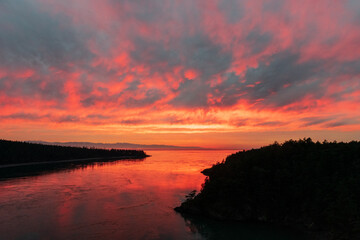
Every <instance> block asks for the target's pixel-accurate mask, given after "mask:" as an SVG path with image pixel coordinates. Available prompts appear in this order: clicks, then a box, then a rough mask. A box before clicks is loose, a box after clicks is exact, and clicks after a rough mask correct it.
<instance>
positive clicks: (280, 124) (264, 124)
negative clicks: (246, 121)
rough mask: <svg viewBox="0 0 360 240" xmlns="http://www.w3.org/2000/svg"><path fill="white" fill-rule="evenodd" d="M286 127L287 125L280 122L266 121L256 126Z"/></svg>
mask: <svg viewBox="0 0 360 240" xmlns="http://www.w3.org/2000/svg"><path fill="white" fill-rule="evenodd" d="M283 125H286V123H284V122H280V121H268V122H267V121H265V122H260V123H256V124H255V126H263V127H265V126H269V127H276V126H283Z"/></svg>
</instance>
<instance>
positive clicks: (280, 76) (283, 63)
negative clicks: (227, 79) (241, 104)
mask: <svg viewBox="0 0 360 240" xmlns="http://www.w3.org/2000/svg"><path fill="white" fill-rule="evenodd" d="M266 60H267V61H266V62H269V63H268V64H267V63H265V62H261V63H260V65H259V66H258V67H257V68H249V69H247V71H246V74H245V79H246V84H255V85H254V87H252V88H248V89H247V92H248V94H249V97H250V98H251V99H254V100H256V99H265V100H266V99H268V98H269V97H270V96H271V95H275V96H276V95H277V94H280V91H281V94H283V95H282V96H280V97H279V96H278V97H275V98H273V99H272V100H273V102H270V103H269V104H276V105H280V106H281V105H286V104H289V103H291V102H293V101H295V100H299V98H300V99H301V98H302V97H303V96H305V94H308V93H314V94H315V93H320V92H321V89H320V88H319V85H317V84H313V85H312V84H311V83H310V82H306V81H309V80H310V79H311V78H316V79H317V80H318V79H319V77H321V73H322V72H321V71H319V67H320V66H321V64H319V63H318V62H314V61H308V62H301V63H300V62H298V60H299V55H298V54H294V53H291V52H288V51H285V52H281V53H278V54H275V55H273V56H271V57H270V58H269V59H266ZM256 83H258V84H256ZM286 84H289V85H290V86H291V85H294V84H295V85H296V86H297V89H298V90H297V96H298V97H297V98H296V99H294V97H293V95H292V94H287V91H289V90H290V91H292V90H294V89H292V88H288V89H286V88H284V86H285V85H286ZM286 96H287V97H286Z"/></svg>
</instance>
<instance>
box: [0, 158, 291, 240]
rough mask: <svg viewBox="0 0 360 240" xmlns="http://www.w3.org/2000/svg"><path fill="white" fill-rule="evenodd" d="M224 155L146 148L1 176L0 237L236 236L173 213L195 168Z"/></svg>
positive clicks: (196, 177) (229, 228) (197, 182)
mask: <svg viewBox="0 0 360 240" xmlns="http://www.w3.org/2000/svg"><path fill="white" fill-rule="evenodd" d="M231 152H232V151H151V152H149V154H150V155H152V157H150V158H147V159H145V160H143V161H123V160H121V161H115V162H107V163H100V164H99V163H94V164H90V165H81V164H80V165H74V166H70V168H68V167H69V166H66V168H65V169H61V170H59V169H54V171H52V170H48V169H47V170H46V171H44V172H42V171H40V175H37V176H27V177H22V178H11V179H8V180H4V181H0V239H39V240H41V239H215V238H216V237H217V236H220V234H225V235H226V234H227V232H232V233H236V231H238V230H237V229H238V228H239V226H234V225H221V224H220V225H218V224H217V223H211V222H206V221H205V222H202V221H201V220H194V219H189V218H186V224H185V223H184V218H183V217H182V216H181V215H179V214H177V213H175V211H174V210H173V208H174V207H175V206H178V205H179V204H180V203H181V201H183V200H184V196H185V195H186V194H187V193H189V192H190V191H192V190H194V189H196V190H199V189H200V187H201V183H203V181H204V176H203V175H202V174H201V173H200V171H201V170H202V169H204V168H207V167H209V166H211V165H212V164H214V163H216V162H218V161H222V159H223V158H225V157H226V156H227V155H228V154H229V153H231ZM49 171H50V172H49ZM221 226H223V227H221ZM222 228H223V231H222V230H221V229H222ZM194 229H196V230H195V231H194ZM241 229H242V228H241ZM241 229H240V230H241ZM241 231H243V230H241ZM249 231H254V232H257V231H259V229H256V227H254V228H253V229H252V230H249ZM261 231H262V230H261ZM241 234H243V233H241ZM272 234H275V235H274V236H277V235H276V233H272V232H271V231H270V230H269V231H268V232H266V235H267V236H272ZM213 236H215V237H213ZM239 236H244V235H239ZM218 239H225V238H218ZM242 239H247V238H246V235H245V238H242ZM248 239H255V238H248ZM258 239H259V240H261V239H265V240H267V239H272V238H269V237H268V238H258ZM278 239H294V238H293V237H291V235H290V237H289V238H278Z"/></svg>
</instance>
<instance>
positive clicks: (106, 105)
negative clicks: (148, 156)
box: [0, 0, 360, 129]
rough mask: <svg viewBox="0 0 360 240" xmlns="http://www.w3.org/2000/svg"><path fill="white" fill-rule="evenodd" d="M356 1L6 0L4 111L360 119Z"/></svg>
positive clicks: (148, 117) (245, 119)
mask: <svg viewBox="0 0 360 240" xmlns="http://www.w3.org/2000/svg"><path fill="white" fill-rule="evenodd" d="M359 7H360V6H359V4H358V1H353V0H348V1H335V2H332V3H330V4H329V3H328V1H322V0H320V1H317V2H316V4H314V3H312V2H301V3H300V2H297V1H280V0H271V1H249V0H219V1H216V2H212V1H199V2H194V1H178V0H169V1H160V0H157V1H151V2H149V1H145V0H141V1H131V0H106V1H101V2H99V1H95V0H79V1H70V0H63V1H60V0H55V1H50V2H49V1H44V0H33V1H30V0H11V1H10V0H3V1H0V52H1V54H0V103H1V104H0V111H2V112H3V114H4V115H3V116H7V119H17V120H21V119H23V120H24V121H29V122H31V121H32V122H36V121H37V120H38V119H42V120H43V121H48V122H49V123H50V122H58V123H66V124H65V125H68V124H71V123H76V124H79V125H81V124H89V123H94V124H95V123H96V124H100V125H101V124H104V125H106V124H111V123H114V122H116V123H119V124H122V126H124V125H131V127H133V126H134V125H139V126H140V125H146V124H153V125H154V129H155V128H156V126H155V125H157V124H158V125H159V126H161V125H162V124H163V125H166V124H171V125H179V126H180V127H179V129H182V127H181V125H186V124H199V125H201V124H203V125H206V126H207V127H208V125H211V124H213V125H221V126H223V127H224V128H229V127H231V128H237V127H239V128H245V127H248V128H249V129H250V128H252V129H255V128H264V127H267V128H278V127H279V126H281V127H283V128H290V127H292V128H296V127H298V128H311V127H313V126H314V127H319V128H320V127H323V128H326V127H329V128H331V127H342V126H344V127H345V126H349V125H351V124H352V122H351V121H349V120H347V119H351V116H352V115H356V116H358V115H359V114H358V113H357V112H358V111H357V110H358V109H357V107H356V106H357V105H358V103H359V88H360V85H359V77H360V76H359V75H360V70H359V69H360V51H359V50H358V49H359V48H358V47H357V45H358V42H359V41H360V30H359V28H358V26H357V24H356V23H357V22H358V19H360V18H359V16H360V15H359V14H358V12H359V11H357V9H358V8H359ZM24 109H25V110H26V111H29V112H31V113H33V114H26V113H23V112H25V110H24ZM196 111H204V112H207V113H212V114H208V115H206V117H203V116H199V115H196V114H192V113H193V112H196ZM13 112H19V113H18V114H17V115H16V114H14V115H11V114H12V113H13ZM174 112H175V113H176V112H181V114H180V115H181V116H180V115H179V114H175V113H174ZM355 112H356V113H355ZM20 113H23V114H20ZM35 113H41V114H40V115H37V114H35ZM215 113H216V114H215ZM139 114H141V115H142V117H141V119H140V120H141V121H140V120H139V118H138V116H137V115H139ZM124 116H126V118H124ZM319 116H325V117H319ZM339 116H341V117H339ZM2 119H5V118H4V117H3V118H2ZM288 121H289V122H288ZM291 121H293V122H291ZM354 124H356V123H354ZM354 124H353V125H354Z"/></svg>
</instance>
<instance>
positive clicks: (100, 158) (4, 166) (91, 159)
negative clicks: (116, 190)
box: [0, 155, 151, 169]
mask: <svg viewBox="0 0 360 240" xmlns="http://www.w3.org/2000/svg"><path fill="white" fill-rule="evenodd" d="M147 157H151V155H146V156H144V157H139V156H119V157H94V158H77V159H66V160H58V161H47V162H30V163H13V164H4V165H0V169H4V168H15V167H24V166H34V165H47V164H56V163H72V162H89V163H90V162H96V161H99V160H100V161H101V160H102V161H108V160H125V159H144V158H147Z"/></svg>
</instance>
